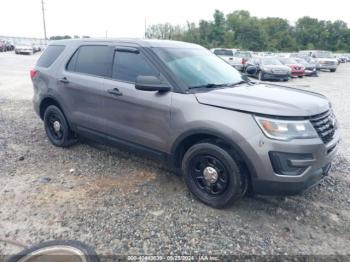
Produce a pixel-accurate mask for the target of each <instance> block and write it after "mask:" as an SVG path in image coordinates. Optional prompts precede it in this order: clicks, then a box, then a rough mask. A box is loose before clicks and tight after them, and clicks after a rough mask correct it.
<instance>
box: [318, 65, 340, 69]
mask: <svg viewBox="0 0 350 262" xmlns="http://www.w3.org/2000/svg"><path fill="white" fill-rule="evenodd" d="M337 67H338V65H337V64H335V65H328V64H318V65H317V70H321V69H327V70H330V69H332V70H333V69H337Z"/></svg>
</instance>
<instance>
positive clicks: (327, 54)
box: [315, 51, 333, 58]
mask: <svg viewBox="0 0 350 262" xmlns="http://www.w3.org/2000/svg"><path fill="white" fill-rule="evenodd" d="M315 57H317V58H333V55H332V52H329V51H317V52H315Z"/></svg>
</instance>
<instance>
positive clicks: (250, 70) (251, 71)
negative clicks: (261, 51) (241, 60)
mask: <svg viewBox="0 0 350 262" xmlns="http://www.w3.org/2000/svg"><path fill="white" fill-rule="evenodd" d="M245 72H246V74H247V75H256V73H257V72H258V68H257V67H256V66H248V67H247V68H246V70H245Z"/></svg>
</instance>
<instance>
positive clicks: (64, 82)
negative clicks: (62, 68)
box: [60, 77, 69, 84]
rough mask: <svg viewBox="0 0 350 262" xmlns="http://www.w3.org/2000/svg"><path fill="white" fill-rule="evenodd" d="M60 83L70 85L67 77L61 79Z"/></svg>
mask: <svg viewBox="0 0 350 262" xmlns="http://www.w3.org/2000/svg"><path fill="white" fill-rule="evenodd" d="M60 82H61V83H63V84H68V83H69V81H68V79H67V77H62V78H61V79H60Z"/></svg>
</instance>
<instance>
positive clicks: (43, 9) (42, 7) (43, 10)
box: [41, 0, 47, 40]
mask: <svg viewBox="0 0 350 262" xmlns="http://www.w3.org/2000/svg"><path fill="white" fill-rule="evenodd" d="M41 10H42V12H43V23H44V36H45V40H46V39H47V36H46V22H45V8H44V0H41Z"/></svg>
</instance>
